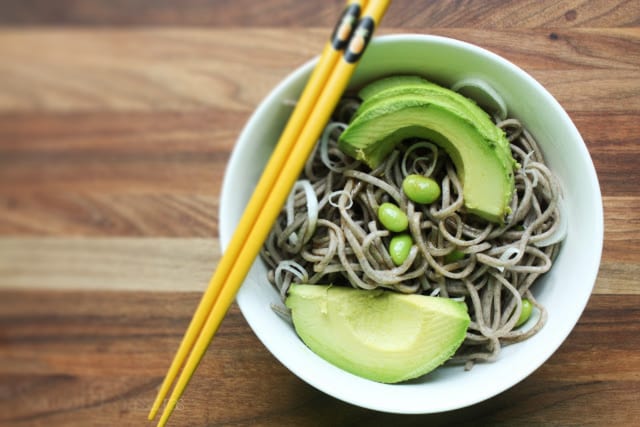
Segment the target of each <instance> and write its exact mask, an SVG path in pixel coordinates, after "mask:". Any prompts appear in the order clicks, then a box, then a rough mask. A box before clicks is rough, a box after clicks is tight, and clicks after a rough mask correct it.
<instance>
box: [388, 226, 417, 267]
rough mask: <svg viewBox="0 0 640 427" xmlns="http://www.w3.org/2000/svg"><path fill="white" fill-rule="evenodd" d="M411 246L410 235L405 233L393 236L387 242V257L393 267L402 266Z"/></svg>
mask: <svg viewBox="0 0 640 427" xmlns="http://www.w3.org/2000/svg"><path fill="white" fill-rule="evenodd" d="M412 245H413V239H412V238H411V235H409V234H407V233H402V234H397V235H395V236H393V238H392V239H391V241H390V242H389V255H391V260H392V261H393V263H394V264H395V265H402V263H403V262H405V260H406V259H407V257H408V256H409V251H410V250H411V246H412Z"/></svg>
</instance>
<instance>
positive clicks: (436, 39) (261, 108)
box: [219, 33, 604, 414]
mask: <svg viewBox="0 0 640 427" xmlns="http://www.w3.org/2000/svg"><path fill="white" fill-rule="evenodd" d="M407 41H412V42H425V43H436V44H446V45H448V46H452V47H454V48H456V49H464V50H471V51H475V52H476V53H480V54H482V55H483V56H487V57H489V58H490V60H491V61H494V62H497V63H499V64H500V65H501V66H503V67H507V68H509V69H510V71H512V72H513V73H515V74H516V75H517V76H518V78H522V79H525V80H526V81H527V82H528V83H529V84H531V85H533V86H534V87H535V88H536V90H537V91H538V92H539V93H541V94H542V95H543V96H544V97H545V99H546V100H547V101H548V102H550V103H551V105H552V106H553V108H555V109H557V112H558V114H560V115H562V116H564V117H563V119H564V120H563V122H564V123H565V124H566V125H567V126H568V130H569V131H570V132H571V133H572V134H573V136H574V137H575V138H577V141H579V142H581V144H579V147H577V148H578V149H579V150H581V151H582V154H583V159H585V160H587V161H588V162H590V164H588V165H587V167H588V169H589V171H590V174H589V177H585V178H588V179H589V186H590V188H592V191H593V192H594V194H595V195H597V197H594V203H595V204H596V205H595V206H594V207H595V211H594V212H593V216H594V218H593V225H594V230H593V233H594V236H595V237H596V239H594V240H595V242H594V244H595V245H596V246H595V247H594V248H592V251H591V253H592V254H593V256H592V258H593V259H594V260H597V263H595V265H592V266H585V267H584V268H586V269H590V270H589V273H588V276H589V277H593V283H591V284H590V287H589V291H588V292H586V291H585V292H584V295H583V298H581V299H579V300H577V301H574V305H575V307H576V310H577V313H578V315H577V317H576V318H575V319H574V321H573V322H571V324H569V323H567V324H563V326H564V330H562V331H560V333H559V336H560V338H561V339H559V340H558V343H557V345H556V343H554V344H553V345H551V346H550V349H549V350H548V351H546V352H541V353H542V354H540V355H539V356H538V357H537V358H536V362H535V364H534V366H529V367H528V368H527V369H522V370H519V371H518V373H517V375H514V374H513V373H511V374H510V375H509V380H508V381H502V380H500V379H497V380H496V384H494V385H492V387H487V388H486V389H485V390H482V391H481V392H480V393H478V394H476V395H474V396H473V397H469V396H467V397H466V398H462V396H460V400H457V401H455V402H450V403H448V404H447V403H445V404H440V405H437V406H432V407H428V408H425V407H420V405H415V404H412V403H409V404H401V405H398V404H397V403H390V402H387V401H385V399H384V398H382V399H376V400H375V402H373V401H371V399H367V398H362V397H359V396H354V395H353V393H351V392H350V391H349V389H348V388H346V387H339V386H336V385H335V384H334V385H332V384H327V382H326V381H324V380H322V379H321V378H319V376H318V375H317V374H315V373H311V372H308V371H305V370H304V369H302V368H301V367H300V366H299V365H300V364H299V363H297V361H295V360H292V357H291V356H289V355H288V354H287V352H286V351H282V349H278V348H277V347H276V346H274V345H273V343H272V339H271V338H270V337H269V335H270V334H269V331H268V330H265V328H264V327H262V326H261V325H260V320H259V317H260V316H258V315H256V313H252V312H251V311H250V310H249V309H248V307H247V306H246V305H245V301H244V295H243V294H242V289H241V292H240V294H239V295H238V296H237V302H238V305H239V308H240V311H241V312H242V314H243V316H244V318H245V319H246V321H247V322H248V323H249V325H250V327H251V329H252V331H253V332H254V334H255V335H256V336H257V337H258V339H259V340H260V341H261V342H262V343H263V345H264V346H265V347H266V348H267V349H268V350H269V351H270V352H271V354H272V355H273V356H274V357H275V358H276V359H277V360H279V361H280V363H282V364H283V365H284V366H285V367H287V369H288V370H290V371H291V372H292V373H293V374H295V375H296V376H297V377H298V378H300V379H302V380H303V381H305V382H306V383H307V384H309V385H311V386H313V387H315V388H316V389H318V390H320V391H322V392H324V393H326V394H328V395H330V396H333V397H335V398H337V399H340V400H342V401H345V402H348V403H351V404H354V405H357V406H360V407H364V408H368V409H373V410H377V411H383V412H389V413H404V414H426V413H437V412H444V411H449V410H455V409H460V408H463V407H467V406H470V405H473V404H475V403H479V402H481V401H484V400H487V399H490V398H492V397H494V396H496V395H498V394H500V393H502V392H504V391H505V390H507V389H509V388H511V387H513V386H514V385H516V384H518V383H519V382H521V381H522V380H524V379H525V378H526V377H528V376H529V375H531V374H532V373H533V372H534V371H536V370H537V369H538V368H539V367H540V366H541V365H542V364H544V363H545V362H546V360H547V359H548V358H549V357H551V356H552V355H553V354H554V353H555V352H556V351H557V350H558V348H559V347H560V346H561V345H562V343H563V342H564V341H565V340H566V338H567V337H568V335H569V334H570V333H571V331H572V330H573V328H574V327H575V325H576V324H577V322H578V320H579V319H580V317H581V315H582V313H583V311H584V309H585V307H586V305H587V303H588V300H589V298H590V296H591V294H592V292H593V288H594V286H595V282H596V279H597V274H598V270H599V266H600V262H601V257H602V247H603V237H604V215H603V207H602V196H601V191H600V185H599V182H598V179H597V174H596V170H595V167H594V165H593V160H592V159H591V156H590V154H589V152H588V150H587V147H586V144H585V143H584V140H583V138H582V136H581V135H580V133H579V132H578V129H577V128H576V127H575V124H574V123H573V121H572V120H571V118H570V117H569V116H568V114H567V113H566V111H565V110H564V109H563V108H562V106H561V105H560V104H559V102H558V101H557V100H556V99H555V97H553V95H552V94H551V93H550V92H549V91H548V90H547V89H546V88H545V87H543V86H542V84H540V83H539V82H538V81H537V80H536V79H534V78H533V77H532V76H531V75H529V74H528V73H527V72H526V71H524V70H523V69H521V68H520V67H518V66H517V65H515V64H513V63H512V62H510V61H509V60H507V59H505V58H503V57H502V56H499V55H498V54H496V53H493V52H491V51H489V50H487V49H485V48H483V47H480V46H477V45H475V44H472V43H469V42H465V41H461V40H457V39H454V38H450V37H444V36H437V35H426V34H411V33H403V34H388V35H381V36H376V37H374V38H373V40H372V44H385V43H403V42H407ZM365 55H366V52H365ZM317 59H318V57H315V58H313V59H310V60H309V61H307V62H306V63H304V64H302V65H301V66H299V67H297V68H296V69H295V70H293V71H292V72H291V73H289V74H288V75H287V76H285V78H283V79H282V80H281V81H280V82H279V83H278V84H277V85H276V86H275V87H274V88H273V89H272V90H270V92H269V93H268V95H267V96H266V97H265V98H264V99H263V100H262V102H260V104H259V105H258V107H257V108H256V110H255V111H254V112H253V114H252V115H251V117H250V118H249V120H248V121H247V123H246V124H245V126H244V127H243V129H242V131H241V133H240V135H239V137H238V139H237V142H236V145H235V147H234V149H233V152H232V154H231V157H230V159H229V163H228V165H227V168H226V170H225V174H224V179H223V184H222V191H221V197H220V206H219V221H220V227H219V233H220V244H221V247H222V250H223V251H224V250H225V249H226V246H227V243H228V241H229V240H230V237H231V235H232V232H233V228H234V227H233V226H232V225H233V220H234V219H233V218H228V217H227V212H226V211H225V206H227V205H228V204H229V200H231V199H232V198H233V197H234V189H233V186H232V183H231V182H230V180H229V179H228V176H229V172H230V171H232V170H234V169H237V168H238V167H239V165H240V164H241V161H242V157H243V156H242V152H243V151H244V150H245V145H249V144H251V141H250V140H249V138H248V137H249V135H250V133H251V129H252V128H254V127H255V126H256V124H257V122H258V121H259V119H260V117H262V116H263V115H264V114H265V112H266V110H268V108H269V107H270V106H271V105H272V103H273V102H275V101H276V100H277V99H280V95H281V93H282V92H283V91H284V90H285V89H286V88H287V87H289V86H290V85H291V84H292V82H295V81H297V80H298V79H300V78H303V76H304V75H308V74H309V73H310V72H311V70H312V68H313V66H314V65H315V63H316V61H317ZM236 220H237V219H236ZM225 223H226V224H227V226H226V227H224V226H223V224H225ZM333 369H338V368H335V367H334V368H333ZM348 375H350V374H348ZM354 378H355V380H356V381H361V380H363V379H359V378H357V377H355V376H353V377H352V379H351V380H352V381H353V380H354ZM364 381H368V380H364ZM371 383H372V384H377V383H373V382H371ZM385 386H390V387H399V386H400V387H402V385H385ZM408 386H409V387H410V386H411V384H409V385H408Z"/></svg>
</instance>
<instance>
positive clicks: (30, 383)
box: [0, 0, 640, 427]
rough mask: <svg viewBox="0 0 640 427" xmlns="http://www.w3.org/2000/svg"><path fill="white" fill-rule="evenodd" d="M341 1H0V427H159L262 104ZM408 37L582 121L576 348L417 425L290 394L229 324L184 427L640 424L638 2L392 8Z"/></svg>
mask: <svg viewBox="0 0 640 427" xmlns="http://www.w3.org/2000/svg"><path fill="white" fill-rule="evenodd" d="M343 4H344V2H343V0H330V1H320V0H317V1H297V0H264V1H259V2H256V1H251V2H250V1H249V0H236V1H233V2H231V1H228V2H223V1H217V0H184V1H181V2H169V1H162V0H160V1H157V0H154V1H152V0H127V1H123V0H111V1H107V0H89V1H83V2H78V1H75V0H60V1H57V2H50V1H46V0H23V1H4V2H0V426H2V427H4V426H12V427H13V426H17V427H34V426H50V425H55V426H83V427H84V426H86V425H93V426H113V425H118V426H129V425H131V426H139V425H143V423H144V419H145V418H146V413H147V410H148V407H149V405H150V403H151V401H152V398H153V396H154V394H155V391H156V389H157V387H158V386H159V384H160V382H161V380H162V377H163V375H164V374H165V370H166V369H167V367H168V364H169V362H170V360H171V358H172V356H173V354H174V352H175V350H176V348H177V346H178V343H179V341H180V339H181V337H182V335H183V333H184V330H185V327H186V325H187V324H188V322H189V319H190V318H191V315H192V313H193V310H194V309H195V306H196V305H197V303H198V301H199V298H200V295H201V291H202V289H203V288H204V286H206V284H207V282H208V280H209V278H210V275H211V273H212V271H213V269H214V268H215V265H216V263H217V262H218V260H219V257H220V250H219V242H218V240H217V236H218V234H219V232H220V230H219V225H218V209H219V200H220V188H221V183H222V177H223V174H224V169H225V167H226V165H227V162H228V160H229V156H230V154H231V150H232V149H233V147H234V144H235V141H236V139H237V137H238V135H239V133H240V131H241V129H242V127H243V125H244V123H245V122H246V121H247V120H248V118H249V116H250V115H251V113H252V112H253V111H254V110H255V108H256V106H257V105H258V103H259V102H260V101H261V100H262V99H263V98H264V97H265V96H266V95H267V93H268V92H269V91H270V90H271V89H272V88H273V87H274V86H275V85H276V84H277V83H278V82H279V81H280V80H281V79H282V78H284V77H285V76H286V75H287V74H288V73H290V72H291V71H292V70H293V69H295V68H296V67H298V66H300V65H301V64H303V63H304V62H305V61H307V60H309V58H312V57H313V56H315V55H317V53H318V52H319V51H320V49H321V47H322V46H323V44H324V42H325V40H326V39H327V37H328V34H329V32H330V30H331V28H332V26H333V24H334V20H335V19H336V17H337V16H338V14H339V12H340V10H341V8H342V6H343ZM403 32H404V33H406V32H417V33H425V34H426V33H428V34H436V35H443V36H448V37H453V38H457V39H460V40H463V41H467V42H471V43H474V44H477V45H480V46H482V47H485V48H487V49H490V50H492V51H494V52H496V53H498V54H500V55H502V56H503V57H505V58H506V59H508V60H510V61H512V62H513V63H515V64H517V65H518V66H520V67H521V68H523V69H524V70H525V71H527V72H528V73H530V74H531V75H532V76H533V77H535V78H536V79H538V80H539V81H540V82H541V83H542V84H543V85H544V86H545V87H547V88H548V89H549V91H550V92H551V93H552V94H553V95H554V96H555V97H556V98H557V99H558V101H559V102H560V103H561V105H562V106H563V107H564V108H565V109H566V110H567V112H568V113H569V115H570V116H571V118H572V119H573V120H574V122H575V124H576V126H577V128H578V129H579V131H580V133H581V134H582V136H583V138H584V140H585V143H586V145H587V148H588V150H589V152H590V154H591V156H592V158H593V161H594V165H595V167H596V170H597V172H598V177H599V180H600V186H601V189H602V194H603V204H604V211H605V212H604V213H605V241H604V250H603V256H602V264H601V268H600V272H599V275H598V278H597V281H596V284H595V288H594V293H593V295H592V297H591V299H590V300H589V304H588V305H587V308H586V310H585V312H584V314H583V316H582V317H581V319H580V321H579V323H578V325H577V327H576V328H575V329H574V330H573V332H572V333H571V335H570V336H569V338H568V339H567V341H566V342H565V343H564V344H563V346H562V347H561V348H560V350H559V351H558V352H556V354H554V355H553V356H552V357H551V358H550V360H549V361H548V362H547V363H545V364H544V365H543V366H542V367H540V368H539V369H538V370H537V371H536V372H534V373H533V374H532V375H531V376H530V377H528V378H526V379H525V380H524V381H523V382H521V383H520V384H518V385H516V386H515V387H514V388H512V389H511V390H508V391H506V392H505V393H503V394H501V395H499V396H496V397H495V398H493V399H490V400H489V401H487V402H484V403H482V404H479V405H474V406H472V407H470V408H466V409H464V410H460V411H453V412H447V413H443V414H437V415H428V416H398V415H392V414H384V413H379V412H375V411H369V410H366V409H363V408H359V407H355V406H352V405H348V404H346V403H343V402H340V401H337V400H335V399H333V398H331V397H329V396H327V395H325V394H323V393H321V392H319V391H317V390H315V389H313V388H312V387H310V386H308V385H307V384H305V383H303V382H302V381H301V380H299V379H298V378H296V377H295V376H293V375H291V374H290V373H289V371H287V369H286V368H284V367H283V366H282V365H281V364H280V363H279V362H278V361H277V360H276V359H275V358H273V356H271V354H270V353H269V352H268V351H267V350H266V349H265V348H264V347H263V346H262V344H261V343H260V342H259V341H258V340H257V338H256V337H255V336H254V335H253V333H252V332H251V330H250V328H249V327H248V325H247V324H246V322H245V321H244V320H243V317H242V315H241V313H240V311H239V309H238V307H237V306H236V305H234V306H232V307H231V309H230V311H229V313H228V316H227V317H226V318H225V321H224V322H223V325H222V328H221V330H220V332H219V333H218V335H217V337H216V339H215V340H214V342H213V345H212V347H211V348H210V350H209V351H208V353H207V354H206V355H205V358H204V360H203V362H202V365H201V366H200V368H199V369H198V373H197V375H196V376H195V377H194V379H193V381H192V383H191V385H190V386H189V388H188V389H187V392H186V394H185V396H184V397H183V399H182V400H181V402H180V404H179V406H178V410H177V411H176V413H175V415H174V417H173V418H172V425H194V426H204V425H208V426H316V425H317V426H326V425H349V426H365V425H366V426H388V425H399V426H422V425H432V426H445V425H460V426H465V425H468V426H476V425H491V426H520V425H522V426H577V425H580V426H602V425H607V426H625V427H626V426H630V425H635V424H637V419H638V418H640V405H639V404H638V401H637V397H638V396H639V395H640V370H639V368H638V366H640V358H639V357H640V356H639V355H640V340H639V339H638V337H637V331H638V328H639V327H640V325H639V324H638V322H639V320H640V311H639V309H638V307H640V288H639V287H638V286H637V283H638V277H640V214H639V213H638V212H640V192H639V191H640V190H639V188H640V187H639V186H638V183H639V182H640V172H639V168H638V167H637V164H638V162H639V161H640V144H639V142H640V122H639V121H638V117H639V116H640V96H639V95H640V3H639V2H638V1H634V0H616V1H610V0H590V1H587V0H560V1H552V0H542V1H529V0H506V1H503V0H465V1H457V0H434V1H424V2H408V1H396V2H393V4H392V6H391V7H390V9H389V13H388V15H387V16H386V17H385V19H384V20H383V23H382V26H381V28H380V29H379V31H378V34H389V33H403ZM283 108H288V107H284V106H283ZM470 374H472V373H470Z"/></svg>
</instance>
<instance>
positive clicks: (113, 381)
mask: <svg viewBox="0 0 640 427" xmlns="http://www.w3.org/2000/svg"><path fill="white" fill-rule="evenodd" d="M198 298H199V295H198V294H197V293H154V292H143V293H139V292H129V293H112V292H60V291H57V292H55V291H53V292H36V291H5V292H3V298H2V299H1V300H0V328H1V330H2V331H3V332H2V336H1V338H0V339H2V343H3V345H0V360H3V361H5V363H2V364H0V380H1V381H2V382H1V383H0V384H11V386H10V388H7V387H6V386H5V388H4V390H5V391H4V392H2V390H3V389H0V424H3V425H12V426H33V425H69V426H80V425H86V422H87V420H91V424H92V425H96V426H107V425H140V424H141V421H140V420H141V419H142V417H144V416H145V415H146V410H147V408H148V405H149V402H150V401H151V399H152V397H153V395H154V393H155V390H156V388H157V387H158V385H159V383H160V381H161V379H162V376H163V375H164V372H165V369H166V365H167V363H168V360H170V357H171V356H172V355H173V351H174V350H175V348H176V346H177V345H178V342H179V340H180V338H181V336H182V333H183V331H184V328H185V327H186V324H187V322H188V320H189V318H190V315H191V313H192V310H193V309H194V307H195V305H196V304H197V301H198ZM638 307H640V296H638V295H633V296H631V295H624V296H607V295H597V296H594V297H593V298H592V300H591V302H590V303H589V305H588V306H587V309H586V311H585V313H584V315H583V317H582V319H581V320H580V322H579V324H578V326H577V327H576V329H575V330H574V332H573V333H572V334H571V335H570V337H569V339H568V340H567V341H566V342H565V344H564V345H563V346H562V347H561V348H560V350H559V351H558V352H557V353H556V354H555V355H554V356H552V357H551V359H550V360H549V361H548V362H547V363H546V364H544V365H543V366H542V367H541V368H540V369H538V370H537V371H536V372H535V373H534V374H532V375H531V376H530V377H529V378H527V379H526V380H524V381H523V382H522V383H520V384H519V385H517V386H515V387H514V388H512V389H511V390H508V391H506V392H505V393H503V394H501V395H499V396H497V397H496V398H494V399H491V400H489V401H487V402H484V403H482V404H479V405H475V406H473V407H471V408H468V409H466V410H462V411H453V412H449V413H445V414H438V415H427V416H398V415H391V414H382V413H377V412H373V411H367V410H364V409H362V408H358V407H355V406H352V405H348V404H345V403H342V402H340V401H337V400H335V399H333V398H330V397H328V396H327V395H324V394H323V393H320V392H318V391H316V390H314V389H313V388H311V387H310V386H308V385H306V384H304V383H302V382H301V381H300V380H299V379H297V378H296V377H294V376H293V375H290V374H289V373H288V372H287V371H286V370H285V368H284V367H282V366H281V365H280V364H279V363H278V362H277V361H276V360H275V359H274V358H273V357H272V356H271V355H270V354H269V353H268V351H267V350H266V349H264V347H262V345H261V344H260V343H259V341H258V340H257V339H256V338H255V336H254V335H253V333H252V332H251V330H250V329H249V328H248V326H247V325H246V324H245V322H244V320H243V319H242V317H241V315H240V313H239V310H238V308H237V307H236V306H233V307H232V308H231V310H230V313H229V315H228V316H227V318H226V319H225V321H224V322H223V324H222V327H221V329H220V332H219V333H218V335H217V336H216V339H215V340H214V344H213V345H212V347H211V349H210V350H209V352H208V353H207V355H206V356H205V358H204V360H203V362H202V364H201V366H200V368H199V371H198V375H197V376H196V377H195V378H194V379H193V381H192V383H191V385H190V387H189V389H188V390H187V392H186V394H185V395H184V397H183V399H182V400H181V402H180V405H179V406H178V411H177V412H176V414H175V416H174V418H172V422H173V425H235V426H255V425H286V426H294V425H305V426H306V425H312V426H314V425H318V426H319V425H344V424H348V425H356V426H360V425H362V426H365V425H367V426H368V425H374V426H384V425H390V424H393V425H402V426H412V425H425V424H429V425H436V426H438V425H451V423H454V424H456V425H548V421H549V420H554V422H555V423H554V424H555V425H574V422H575V420H577V419H578V418H580V417H581V414H584V406H585V405H593V406H592V409H591V410H589V412H588V413H589V417H588V418H582V419H580V422H579V424H580V425H584V426H600V425H619V426H622V425H630V424H628V423H630V422H632V421H633V420H635V419H636V418H637V417H638V416H640V406H639V405H638V404H637V400H636V399H637V395H638V392H640V377H639V376H638V374H637V366H638V363H640V340H637V339H634V340H628V339H624V337H626V336H628V334H632V335H635V333H636V331H637V328H638V327H639V326H640V325H639V324H638V319H640V311H639V308H638ZM594 365H598V366H599V367H600V368H599V369H597V370H595V371H594V369H593V366H594ZM469 374H470V375H472V374H473V371H471V373H469ZM257 377H259V378H261V380H260V381H256V378H257ZM9 390H12V392H11V393H9ZM594 396H597V398H594ZM611 401H615V402H617V404H618V405H620V406H619V408H624V410H619V409H618V407H616V406H612V405H609V404H607V402H611ZM217 402H218V403H217ZM219 402H225V406H224V409H223V408H222V407H221V406H220V405H219ZM83 423H85V424H83Z"/></svg>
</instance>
